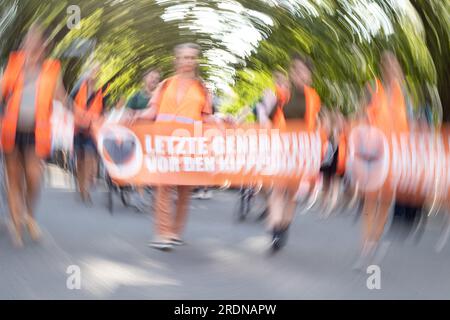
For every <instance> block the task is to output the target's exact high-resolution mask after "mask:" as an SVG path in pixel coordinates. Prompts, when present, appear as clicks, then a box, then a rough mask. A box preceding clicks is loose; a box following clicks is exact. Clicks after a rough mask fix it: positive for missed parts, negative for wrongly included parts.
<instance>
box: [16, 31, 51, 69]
mask: <svg viewBox="0 0 450 320" xmlns="http://www.w3.org/2000/svg"><path fill="white" fill-rule="evenodd" d="M46 41H47V34H46V31H45V29H44V27H43V26H42V25H41V24H40V23H39V22H35V23H33V24H32V25H31V27H30V28H29V29H28V32H27V33H26V35H25V37H24V39H23V41H22V45H21V48H22V50H23V51H24V52H25V54H26V56H27V58H28V60H29V61H30V62H31V63H35V62H38V61H39V60H40V59H42V58H43V57H44V56H45V52H46V47H47V43H46Z"/></svg>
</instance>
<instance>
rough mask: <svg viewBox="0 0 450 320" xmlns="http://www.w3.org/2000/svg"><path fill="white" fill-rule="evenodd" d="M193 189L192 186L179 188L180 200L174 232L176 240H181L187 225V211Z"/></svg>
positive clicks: (177, 205) (178, 201)
mask: <svg viewBox="0 0 450 320" xmlns="http://www.w3.org/2000/svg"><path fill="white" fill-rule="evenodd" d="M191 191H192V187H190V186H178V187H177V192H178V199H177V203H176V213H175V220H174V226H173V231H174V234H175V238H176V239H179V238H180V236H181V233H182V232H183V229H184V226H185V225H186V219H187V211H188V206H189V200H190V197H191Z"/></svg>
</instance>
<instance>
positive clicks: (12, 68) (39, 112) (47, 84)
mask: <svg viewBox="0 0 450 320" xmlns="http://www.w3.org/2000/svg"><path fill="white" fill-rule="evenodd" d="M24 64H25V54H24V52H23V51H16V52H13V53H11V55H10V57H9V61H8V64H7V66H6V69H5V73H4V75H3V79H2V86H1V94H2V97H3V98H4V99H6V98H7V99H8V100H7V105H6V108H5V112H4V115H3V119H2V128H1V133H0V140H1V144H2V149H3V151H4V152H6V153H9V152H11V151H13V150H14V145H15V138H16V129H17V119H18V116H19V108H20V102H21V99H22V90H23V82H24V72H23V66H24ZM60 70H61V66H60V63H59V61H57V60H53V59H47V60H45V61H44V63H43V65H42V69H41V71H40V74H39V78H38V79H39V80H38V83H37V91H36V123H35V142H36V154H37V155H38V156H39V157H42V158H45V157H47V156H48V155H49V154H50V151H51V124H50V117H51V114H52V110H53V96H54V92H55V89H56V85H57V81H58V77H59V72H60Z"/></svg>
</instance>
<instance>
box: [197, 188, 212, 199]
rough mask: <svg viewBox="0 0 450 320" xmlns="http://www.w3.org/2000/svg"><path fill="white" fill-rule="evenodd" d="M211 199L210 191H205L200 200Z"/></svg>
mask: <svg viewBox="0 0 450 320" xmlns="http://www.w3.org/2000/svg"><path fill="white" fill-rule="evenodd" d="M211 198H212V191H211V190H206V191H203V194H202V196H201V198H200V199H203V200H208V199H211Z"/></svg>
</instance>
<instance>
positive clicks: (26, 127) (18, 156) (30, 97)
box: [0, 23, 66, 247]
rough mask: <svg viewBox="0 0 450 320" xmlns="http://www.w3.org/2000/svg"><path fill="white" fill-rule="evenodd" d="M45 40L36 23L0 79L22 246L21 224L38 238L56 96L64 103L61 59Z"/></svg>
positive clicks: (11, 195)
mask: <svg viewBox="0 0 450 320" xmlns="http://www.w3.org/2000/svg"><path fill="white" fill-rule="evenodd" d="M46 40H47V39H46V34H45V31H44V29H43V27H42V26H41V25H39V24H38V23H34V24H33V25H32V26H31V27H30V29H29V31H28V33H27V34H26V36H25V38H24V40H23V42H22V45H21V48H20V50H19V51H16V52H12V53H11V54H10V57H9V61H8V64H7V66H6V69H5V71H4V74H3V77H2V80H1V100H2V102H3V105H4V110H2V119H1V132H0V140H1V148H2V151H3V153H4V156H5V169H6V176H7V186H8V201H9V207H10V213H11V218H12V224H13V227H12V228H11V231H12V233H13V240H14V244H15V245H16V246H18V247H21V246H23V240H22V225H23V222H25V225H26V226H27V228H28V231H29V233H30V236H31V238H32V239H33V240H38V239H39V237H40V230H39V227H38V225H37V223H36V220H35V217H34V205H35V202H36V200H37V196H38V193H39V186H40V184H41V179H42V172H43V162H42V160H44V159H47V158H48V157H49V156H50V152H51V143H52V142H51V135H52V132H51V124H50V121H51V115H52V109H53V100H59V101H61V102H62V103H63V104H65V103H66V91H65V89H64V85H63V83H62V79H61V76H60V69H61V68H60V63H59V61H57V60H53V59H46V58H45V56H46V54H47V52H46V51H47V49H48V47H47V45H46ZM24 200H25V201H24ZM23 215H24V216H23Z"/></svg>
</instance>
